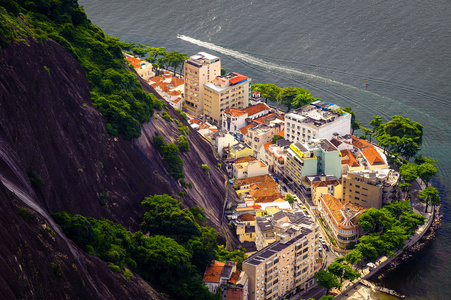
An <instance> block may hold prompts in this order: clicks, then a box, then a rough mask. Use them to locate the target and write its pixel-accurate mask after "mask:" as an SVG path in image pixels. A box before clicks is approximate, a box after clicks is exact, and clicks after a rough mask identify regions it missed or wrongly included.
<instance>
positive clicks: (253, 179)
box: [234, 174, 274, 186]
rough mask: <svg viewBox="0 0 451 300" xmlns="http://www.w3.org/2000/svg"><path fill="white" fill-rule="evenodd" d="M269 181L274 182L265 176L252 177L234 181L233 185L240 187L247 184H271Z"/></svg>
mask: <svg viewBox="0 0 451 300" xmlns="http://www.w3.org/2000/svg"><path fill="white" fill-rule="evenodd" d="M271 181H274V178H272V177H271V176H269V175H267V174H265V175H259V176H252V177H247V178H243V179H238V180H235V183H234V185H235V186H242V185H248V184H253V183H260V182H271Z"/></svg>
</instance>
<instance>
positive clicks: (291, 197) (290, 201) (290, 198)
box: [285, 194, 294, 205]
mask: <svg viewBox="0 0 451 300" xmlns="http://www.w3.org/2000/svg"><path fill="white" fill-rule="evenodd" d="M285 200H286V201H288V203H290V205H293V203H294V198H293V196H291V195H290V194H286V196H285Z"/></svg>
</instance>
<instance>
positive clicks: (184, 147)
mask: <svg viewBox="0 0 451 300" xmlns="http://www.w3.org/2000/svg"><path fill="white" fill-rule="evenodd" d="M177 147H179V150H180V152H188V151H190V147H189V142H188V139H187V138H186V136H184V135H183V134H182V135H180V136H179V137H178V138H177Z"/></svg>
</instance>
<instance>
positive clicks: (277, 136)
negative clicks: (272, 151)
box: [271, 134, 283, 144]
mask: <svg viewBox="0 0 451 300" xmlns="http://www.w3.org/2000/svg"><path fill="white" fill-rule="evenodd" d="M280 139H283V136H281V135H278V134H276V135H274V136H273V137H272V139H271V140H272V142H273V143H274V144H275V143H276V142H277V141H278V140H280Z"/></svg>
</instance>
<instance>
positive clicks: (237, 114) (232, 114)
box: [222, 103, 271, 134]
mask: <svg viewBox="0 0 451 300" xmlns="http://www.w3.org/2000/svg"><path fill="white" fill-rule="evenodd" d="M270 110H271V109H270V107H269V106H268V105H266V104H265V103H259V104H257V105H252V106H249V107H246V108H244V109H241V110H239V109H237V108H229V109H226V110H225V111H224V113H223V114H222V128H223V129H225V130H227V131H230V132H232V133H235V134H238V133H239V130H240V129H241V128H243V127H245V126H246V124H247V122H246V119H250V120H255V119H258V118H260V117H263V116H265V115H267V114H269V112H270Z"/></svg>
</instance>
